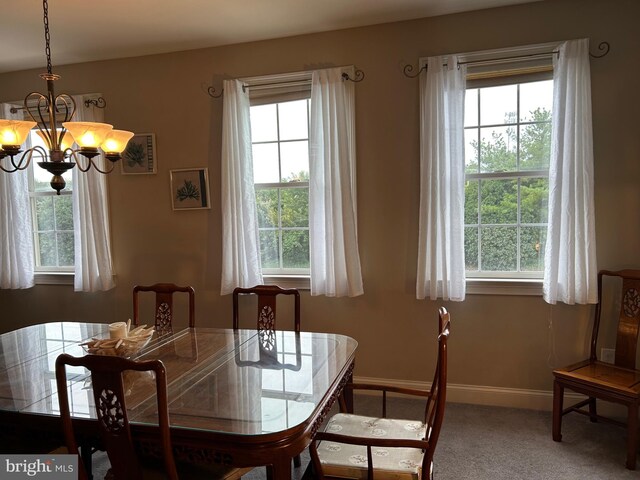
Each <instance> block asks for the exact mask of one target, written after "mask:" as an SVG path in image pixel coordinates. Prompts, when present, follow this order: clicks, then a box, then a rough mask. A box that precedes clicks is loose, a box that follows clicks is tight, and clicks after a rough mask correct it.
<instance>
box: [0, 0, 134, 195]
mask: <svg viewBox="0 0 640 480" xmlns="http://www.w3.org/2000/svg"><path fill="white" fill-rule="evenodd" d="M42 8H43V11H44V38H45V45H46V46H45V54H46V57H47V73H42V74H40V78H42V79H43V80H45V81H46V82H47V93H46V95H45V94H42V93H39V92H31V93H29V94H28V95H27V96H26V97H25V99H24V110H25V111H26V112H27V114H28V115H29V117H31V120H28V121H27V120H24V121H23V120H0V169H2V170H3V171H4V172H7V173H12V172H16V171H19V170H24V169H26V168H27V167H28V166H29V163H30V162H31V158H32V156H33V155H34V153H37V154H38V155H39V156H41V157H42V159H43V161H41V162H38V165H39V166H40V167H41V168H44V169H45V170H47V171H48V172H49V173H51V175H53V177H52V178H51V188H53V189H54V190H56V192H57V194H58V195H60V190H62V189H64V187H65V185H66V182H65V180H64V178H63V177H62V175H63V174H64V173H65V172H66V171H67V170H70V169H72V168H73V167H74V166H75V165H76V164H77V165H78V168H79V169H80V170H81V171H82V172H87V171H89V169H90V168H91V167H92V166H93V168H94V169H96V170H97V171H98V172H100V173H103V174H107V173H110V172H111V171H112V170H113V168H114V165H115V162H117V161H118V160H120V159H121V158H122V157H121V154H122V152H123V150H124V149H125V148H126V146H127V143H128V142H129V140H130V139H131V137H133V133H132V132H127V131H124V130H114V129H113V126H112V125H109V124H106V123H96V122H74V121H72V119H73V115H74V113H75V111H76V102H75V101H74V99H73V98H72V97H71V96H69V95H67V94H66V93H61V94H59V95H56V94H55V93H54V87H53V82H54V81H55V80H58V79H60V76H59V75H56V74H54V73H53V72H52V68H51V48H50V45H49V43H50V35H49V5H48V3H47V0H43V2H42ZM85 103H94V104H97V103H98V102H96V101H89V102H85ZM12 111H13V110H12ZM35 126H37V127H38V130H37V134H38V135H39V136H40V138H42V140H43V141H44V143H45V145H46V146H47V149H48V151H47V150H45V149H44V148H42V147H41V146H34V147H32V148H29V149H27V150H26V151H24V152H23V151H22V150H21V146H22V144H23V143H24V142H25V140H26V139H27V137H28V135H29V132H30V131H31V129H32V128H34V127H35ZM67 133H68V134H69V135H67ZM74 142H75V143H76V145H77V146H78V148H76V149H73V148H71V147H72V145H73V143H74ZM101 151H102V152H103V153H104V157H105V158H106V159H107V160H108V161H109V162H108V167H107V168H106V169H104V170H103V169H101V168H100V167H99V166H98V165H97V163H96V162H94V160H93V159H94V157H96V156H97V155H99V154H100V153H101ZM79 155H81V156H82V157H84V158H81V157H80V156H79ZM7 157H8V160H5V159H7ZM4 162H7V163H8V165H7V166H5V165H4V164H3V163H4Z"/></svg>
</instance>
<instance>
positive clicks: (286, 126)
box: [278, 100, 309, 140]
mask: <svg viewBox="0 0 640 480" xmlns="http://www.w3.org/2000/svg"><path fill="white" fill-rule="evenodd" d="M278 109H279V111H278V113H279V117H278V119H279V121H280V140H296V139H301V138H309V132H308V130H307V119H308V114H307V100H296V101H294V102H284V103H279V104H278Z"/></svg>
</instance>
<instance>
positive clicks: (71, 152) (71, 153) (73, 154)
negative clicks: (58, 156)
mask: <svg viewBox="0 0 640 480" xmlns="http://www.w3.org/2000/svg"><path fill="white" fill-rule="evenodd" d="M78 153H79V150H73V149H72V148H67V149H66V150H65V151H64V155H65V157H67V156H68V157H69V158H71V157H73V159H74V160H75V162H76V167H78V170H80V171H81V172H84V173H86V172H88V171H89V169H90V168H91V159H89V158H87V159H86V160H87V166H86V167H83V166H82V162H81V161H80V156H79V155H78Z"/></svg>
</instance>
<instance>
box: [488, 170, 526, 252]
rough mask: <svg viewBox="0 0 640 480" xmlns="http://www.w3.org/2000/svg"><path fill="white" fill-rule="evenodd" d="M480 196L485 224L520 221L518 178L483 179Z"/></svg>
mask: <svg viewBox="0 0 640 480" xmlns="http://www.w3.org/2000/svg"><path fill="white" fill-rule="evenodd" d="M480 196H481V198H480V221H481V222H482V223H483V224H487V223H498V224H504V223H516V222H517V221H518V182H517V180H482V181H481V182H480ZM482 248H483V249H484V242H483V244H482Z"/></svg>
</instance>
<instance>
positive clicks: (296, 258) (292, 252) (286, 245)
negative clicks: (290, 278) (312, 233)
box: [282, 230, 309, 268]
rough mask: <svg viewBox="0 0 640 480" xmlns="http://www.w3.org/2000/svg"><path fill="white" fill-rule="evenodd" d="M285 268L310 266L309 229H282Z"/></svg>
mask: <svg viewBox="0 0 640 480" xmlns="http://www.w3.org/2000/svg"><path fill="white" fill-rule="evenodd" d="M282 263H283V265H282V266H283V268H309V231H308V230H283V231H282Z"/></svg>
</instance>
